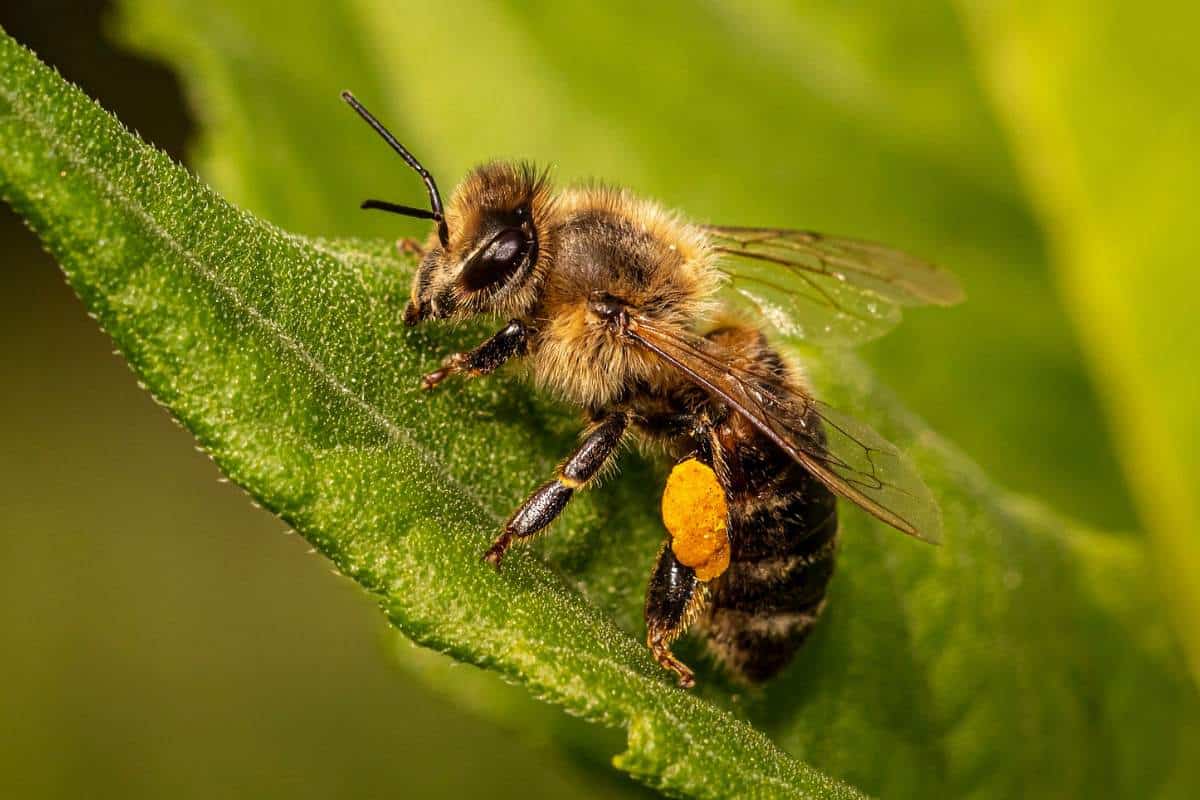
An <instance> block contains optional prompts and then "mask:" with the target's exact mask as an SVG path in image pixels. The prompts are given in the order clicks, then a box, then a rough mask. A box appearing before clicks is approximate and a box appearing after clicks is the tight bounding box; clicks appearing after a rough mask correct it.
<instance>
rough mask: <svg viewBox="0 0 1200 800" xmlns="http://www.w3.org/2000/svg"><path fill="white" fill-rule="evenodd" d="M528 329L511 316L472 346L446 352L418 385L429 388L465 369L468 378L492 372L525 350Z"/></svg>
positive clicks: (522, 353)
mask: <svg viewBox="0 0 1200 800" xmlns="http://www.w3.org/2000/svg"><path fill="white" fill-rule="evenodd" d="M528 333H529V332H528V330H527V329H526V328H525V326H524V325H523V324H521V321H520V320H515V319H514V320H511V321H510V322H509V323H508V324H507V325H505V326H504V327H503V328H501V329H500V331H499V332H498V333H497V334H496V335H495V336H493V337H492V338H490V339H488V340H487V341H486V342H484V343H483V344H481V345H479V346H478V347H476V348H475V349H474V350H471V351H470V352H467V353H454V354H452V355H449V356H447V357H446V360H445V361H443V362H442V366H441V368H440V369H436V370H434V371H433V372H430V373H429V374H427V375H425V376H424V377H422V378H421V388H422V389H432V388H433V387H435V386H437V385H438V384H439V383H441V382H442V381H444V380H446V378H448V377H450V376H451V375H453V374H455V373H456V372H462V373H466V374H467V375H468V376H470V377H472V378H474V377H478V376H480V375H487V374H489V373H491V372H495V371H496V369H497V368H498V367H499V366H500V365H501V364H503V363H504V362H505V361H508V360H509V359H510V358H512V357H513V356H520V355H524V354H525V347H526V343H527V341H528Z"/></svg>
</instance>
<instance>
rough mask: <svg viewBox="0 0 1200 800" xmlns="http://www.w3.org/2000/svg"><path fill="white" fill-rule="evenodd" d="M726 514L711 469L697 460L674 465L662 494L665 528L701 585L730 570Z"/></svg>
mask: <svg viewBox="0 0 1200 800" xmlns="http://www.w3.org/2000/svg"><path fill="white" fill-rule="evenodd" d="M726 514H727V509H726V506H725V492H724V490H722V489H721V484H720V483H719V482H718V481H717V475H716V473H714V472H713V471H712V469H711V468H710V467H708V466H706V465H704V464H702V463H700V462H699V461H697V460H696V459H694V458H689V459H687V460H686V461H681V462H679V463H678V464H676V465H675V468H674V469H673V470H671V474H670V475H669V476H668V477H667V488H666V489H664V490H663V499H662V518H663V524H664V525H666V526H667V532H668V533H670V534H671V551H672V552H673V553H675V557H676V558H677V559H679V561H680V563H683V564H686V565H687V566H689V567H691V568H692V569H694V570H695V571H696V577H697V578H699V579H700V580H702V581H709V580H712V579H713V578H715V577H717V576H718V575H720V574H721V573H722V572H724V571H725V570H726V569H728V568H729V535H728V533H727V532H726V530H725V525H726V522H725V520H726Z"/></svg>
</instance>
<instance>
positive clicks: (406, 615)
mask: <svg viewBox="0 0 1200 800" xmlns="http://www.w3.org/2000/svg"><path fill="white" fill-rule="evenodd" d="M0 74H3V76H4V77H3V82H2V83H0V171H2V172H0V174H2V175H3V184H2V190H3V195H4V197H5V198H6V199H7V200H8V201H9V202H11V203H12V204H13V205H14V207H15V208H17V209H18V210H19V211H20V212H21V213H22V214H23V215H25V217H26V218H27V219H28V220H29V222H30V224H31V225H32V226H33V227H34V229H35V230H36V231H37V232H38V233H39V234H40V235H41V236H42V237H43V239H44V241H45V242H46V244H47V246H48V247H49V248H50V249H51V251H52V252H53V253H54V254H55V255H56V257H57V258H58V259H59V260H60V262H61V263H62V264H63V266H64V269H65V270H66V271H67V275H68V278H69V279H70V281H71V283H72V285H73V286H74V287H75V288H76V290H77V291H78V292H79V294H80V296H81V297H82V298H83V300H84V302H85V303H86V304H87V306H88V307H89V309H90V310H91V311H92V312H93V313H94V314H95V315H96V316H97V318H98V320H99V321H100V323H101V324H102V325H103V326H104V327H105V328H106V329H107V330H108V331H109V332H110V333H111V334H112V335H113V337H114V339H115V340H116V342H117V344H118V346H119V347H120V349H121V351H122V352H123V353H124V354H125V355H126V357H127V358H128V359H129V362H130V364H131V366H132V367H133V368H134V370H135V371H136V372H137V373H138V375H139V376H140V377H141V378H142V379H143V380H144V381H145V382H146V384H147V386H148V387H149V388H150V390H151V391H152V392H153V393H154V394H155V396H156V397H157V398H158V399H159V400H160V401H161V402H162V403H163V404H164V405H166V406H168V408H170V410H171V411H172V412H173V413H174V414H175V415H177V416H178V418H179V419H180V421H182V422H183V423H184V424H185V425H186V426H187V427H188V428H189V429H191V430H192V431H193V432H194V433H195V434H196V436H197V438H198V439H199V440H200V442H201V444H202V445H203V446H204V447H205V448H206V449H207V450H208V452H210V453H211V454H212V456H213V458H214V459H215V460H216V461H217V463H218V464H219V465H220V466H221V467H222V469H223V470H224V471H225V472H227V473H228V474H229V475H230V477H232V478H233V479H234V480H236V481H237V482H238V483H240V484H241V485H242V486H244V487H246V489H247V490H249V491H250V492H251V494H253V495H254V496H255V497H256V498H257V499H259V500H260V501H261V502H262V503H263V504H264V505H266V506H267V507H268V508H270V509H271V510H272V511H274V512H276V513H278V514H279V515H280V516H281V517H282V518H284V519H285V520H287V521H288V522H289V523H290V524H292V525H294V526H295V527H296V528H297V529H298V530H300V531H301V532H302V533H303V534H304V535H305V536H306V537H308V538H309V540H310V541H312V542H313V543H314V544H315V545H316V546H317V547H318V548H319V549H320V550H321V551H322V552H324V553H325V554H326V555H328V556H329V557H330V558H331V559H332V560H333V561H334V562H335V564H337V566H338V568H339V569H340V570H342V571H343V572H345V573H346V574H347V575H349V576H350V577H352V578H353V579H354V580H356V581H358V582H359V583H361V584H362V585H363V586H364V587H366V588H367V589H368V590H370V591H372V592H374V593H376V594H378V595H379V597H380V602H381V604H382V605H383V606H384V608H385V609H386V611H387V612H388V614H389V615H390V616H391V618H392V619H393V621H395V623H396V624H397V625H398V626H399V627H401V628H402V629H403V630H404V631H405V632H406V633H408V634H409V635H410V636H412V637H413V638H414V639H416V640H417V641H419V642H422V643H424V644H426V645H429V646H431V647H435V648H438V649H441V650H444V651H447V652H450V653H451V654H453V655H455V656H456V657H458V658H461V659H463V660H467V661H471V662H473V663H476V664H480V665H484V666H488V667H490V668H492V669H495V670H497V671H499V672H501V673H502V674H506V675H509V676H511V677H513V678H518V679H520V680H521V681H522V682H524V683H525V684H526V685H528V686H529V687H530V688H531V689H532V690H533V691H535V692H537V693H538V694H540V695H543V696H545V697H546V698H547V699H551V700H553V701H555V702H557V703H559V704H561V705H563V706H565V707H567V708H569V709H571V710H573V711H575V712H576V713H578V714H580V715H583V716H585V717H587V718H589V719H593V720H596V721H601V722H604V723H607V724H610V725H620V726H623V727H625V728H627V730H628V732H629V743H630V748H629V751H628V752H627V753H626V754H625V755H624V756H623V757H622V766H623V767H624V768H625V769H627V770H629V771H630V772H632V773H634V774H635V775H637V776H638V777H641V778H643V779H644V780H646V781H647V782H648V783H650V784H652V785H657V786H661V787H662V788H664V789H669V790H672V791H675V792H678V793H687V794H690V795H693V796H701V797H704V796H707V797H718V796H727V795H729V794H731V793H734V792H735V791H755V792H757V793H761V794H762V795H764V796H785V795H791V794H800V795H804V796H821V797H826V796H829V797H852V796H855V792H854V791H853V790H851V789H849V788H848V787H846V786H844V785H842V784H839V783H837V782H836V781H833V780H830V779H829V778H826V777H825V776H823V775H821V774H820V773H818V772H817V771H816V770H814V769H812V768H811V767H809V766H807V765H804V764H802V763H799V762H796V761H794V760H792V759H791V758H789V757H787V756H786V755H784V754H783V753H782V752H780V751H779V750H778V749H777V748H776V747H774V746H773V745H772V744H771V743H770V741H769V740H768V739H767V738H766V737H765V736H764V735H763V734H762V733H760V732H757V731H755V730H754V729H752V728H751V727H749V726H748V725H747V724H746V723H744V722H740V721H738V720H736V719H735V718H734V717H733V716H731V715H730V714H729V713H728V712H725V711H722V710H720V709H719V708H717V707H715V706H714V705H712V704H710V703H706V702H704V701H703V700H701V699H699V698H697V697H695V696H694V695H689V694H687V693H685V692H683V691H682V690H679V689H676V688H672V687H670V686H669V685H667V683H666V681H664V679H663V676H662V675H661V674H660V671H659V668H658V667H657V666H656V665H654V664H653V663H652V661H651V660H650V659H649V658H648V656H647V654H646V652H645V650H644V648H643V647H642V646H641V645H640V643H639V642H638V641H637V640H636V639H635V638H633V637H631V636H629V635H628V634H627V633H625V632H624V631H622V630H621V629H619V628H618V627H617V626H616V625H615V624H614V623H613V621H612V620H611V619H608V618H606V617H605V616H604V615H603V614H601V613H600V612H599V611H598V610H597V609H596V608H594V607H592V606H590V605H589V604H587V603H586V602H585V601H584V599H583V598H582V597H581V596H580V595H579V594H578V593H577V592H575V591H573V590H572V589H571V588H570V587H569V586H568V585H567V583H566V582H565V581H564V580H563V579H562V578H561V577H558V576H557V575H556V574H555V573H554V572H553V571H552V570H550V569H549V568H547V567H546V566H545V565H543V564H542V563H541V562H540V561H538V560H537V559H536V558H534V557H532V555H531V554H530V553H529V552H528V551H526V552H521V553H515V554H514V556H515V557H514V558H513V559H512V560H511V563H510V564H508V565H507V567H508V568H506V570H505V572H504V574H503V575H502V576H498V575H497V574H496V573H495V571H494V570H492V569H491V568H490V567H489V566H487V565H486V564H482V563H481V562H480V560H479V555H480V552H481V550H480V542H481V541H483V538H486V536H487V535H490V532H491V531H493V530H495V528H496V526H497V525H498V524H499V523H500V522H501V521H502V519H503V517H502V516H501V515H500V514H499V512H498V510H497V509H498V508H500V507H502V506H503V505H504V504H505V503H507V502H510V501H511V499H512V498H511V497H510V496H507V495H510V494H511V492H510V491H509V487H507V486H505V485H503V484H500V483H497V481H496V479H495V478H496V476H497V475H498V474H499V475H509V474H513V473H516V474H529V471H530V470H531V469H538V470H539V471H541V472H547V471H548V470H549V469H550V465H551V463H552V462H551V460H550V456H549V452H550V451H551V450H552V447H553V446H555V445H557V446H562V445H563V444H564V439H566V438H569V434H565V433H564V431H563V428H562V425H561V424H554V425H550V426H547V427H546V428H541V427H534V426H529V425H524V424H522V423H521V422H519V420H523V419H537V418H541V417H548V418H550V419H553V418H554V417H555V416H557V417H558V418H559V419H558V420H557V421H558V422H561V413H556V412H554V411H552V410H550V409H547V408H545V407H544V406H543V405H541V404H539V403H537V402H536V401H533V400H530V399H529V398H527V397H526V396H524V393H523V392H518V391H515V390H514V387H511V386H506V385H504V384H501V383H493V384H491V385H490V386H488V385H486V384H480V386H479V388H478V390H477V391H475V392H473V395H474V398H473V399H474V401H475V402H474V403H473V404H472V407H471V409H470V410H469V411H465V410H464V408H463V406H462V401H461V399H460V398H455V397H454V396H452V395H446V396H445V397H444V398H441V399H440V401H439V400H435V401H433V402H425V400H424V398H423V397H422V396H419V395H418V393H417V392H416V391H415V387H416V383H415V381H414V378H415V376H416V375H417V374H418V373H419V370H420V367H421V365H422V364H423V362H424V354H425V353H427V352H429V350H430V343H429V342H428V341H427V340H424V339H423V337H421V336H412V337H407V336H405V335H404V334H402V333H401V331H402V328H401V327H400V326H399V325H398V324H397V323H398V316H397V313H398V310H399V308H400V305H401V301H402V299H403V298H404V297H405V296H406V294H407V282H408V281H407V279H408V267H411V264H401V263H399V262H398V261H396V260H394V259H393V258H392V257H391V256H390V255H389V252H390V251H391V249H392V248H391V247H390V245H387V244H376V245H368V244H364V243H353V242H320V241H309V240H304V239H301V238H299V237H296V236H294V235H291V234H288V233H286V232H283V231H281V230H278V229H276V228H273V227H271V226H269V225H267V224H265V223H263V222H261V221H259V220H257V219H255V218H253V217H252V216H250V215H248V214H246V213H244V212H242V211H239V210H237V209H236V208H234V207H232V206H230V205H229V204H227V203H226V202H224V201H223V200H221V199H220V198H218V197H217V196H216V195H215V194H213V193H212V192H211V191H210V190H208V189H206V188H205V187H204V186H202V185H201V184H200V183H199V182H197V181H196V180H195V179H194V178H193V177H192V176H190V175H189V174H187V172H185V171H184V170H183V169H182V168H180V167H178V166H177V165H174V164H172V163H171V162H170V161H169V159H168V158H166V157H165V156H164V155H162V154H161V153H159V152H157V151H154V150H153V149H152V148H150V147H148V146H146V145H145V144H143V143H141V142H140V141H138V140H137V139H136V138H135V137H133V136H132V135H130V134H129V133H128V132H126V131H124V130H123V129H121V128H120V126H119V125H118V124H117V122H116V121H115V120H114V119H113V118H112V117H110V116H108V115H107V114H105V113H104V112H103V111H102V110H101V109H100V108H99V107H97V106H95V105H93V104H92V103H90V102H89V101H88V100H87V99H86V98H85V97H83V95H82V94H81V93H80V92H79V91H78V90H75V89H73V88H71V87H69V86H67V85H66V84H64V83H63V81H62V80H61V79H59V78H58V77H57V76H56V75H54V74H53V73H52V72H51V71H50V70H49V69H47V68H46V67H45V66H43V65H41V64H39V63H38V62H37V61H36V60H35V59H34V58H33V57H32V56H31V54H29V53H28V52H27V51H25V50H23V49H22V48H20V46H19V45H17V44H16V43H15V42H14V41H13V40H12V39H11V38H9V37H7V36H5V37H3V39H2V40H0ZM468 422H472V423H473V424H468ZM464 433H467V434H468V435H466V436H464V435H463V434H464ZM529 454H540V456H534V457H533V458H530V457H529ZM518 462H519V466H516V464H517V463H518ZM529 462H532V463H529ZM631 505H633V504H631ZM633 508H634V511H633V512H632V513H633V515H635V516H639V517H640V520H639V523H638V525H639V527H640V528H642V529H649V527H650V524H649V521H648V518H649V517H651V516H652V514H651V513H650V512H648V511H645V510H641V509H640V508H639V507H638V506H636V505H634V506H633ZM481 537H482V538H481ZM715 731H721V732H722V736H721V737H720V738H719V739H717V738H715V737H713V736H712V732H715Z"/></svg>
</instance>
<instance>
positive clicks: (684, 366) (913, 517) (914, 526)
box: [627, 318, 942, 542]
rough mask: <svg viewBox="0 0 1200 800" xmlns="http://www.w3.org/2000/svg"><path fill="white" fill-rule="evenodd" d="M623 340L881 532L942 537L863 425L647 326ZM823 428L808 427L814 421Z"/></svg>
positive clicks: (680, 336)
mask: <svg viewBox="0 0 1200 800" xmlns="http://www.w3.org/2000/svg"><path fill="white" fill-rule="evenodd" d="M627 335H628V336H629V338H630V339H632V340H633V341H634V342H635V343H636V344H637V345H639V346H641V347H643V348H645V349H647V350H649V351H650V352H653V353H655V354H656V355H658V356H659V357H660V358H662V359H663V360H664V361H666V362H667V363H669V364H670V365H672V366H673V367H675V368H676V369H678V370H679V371H680V372H682V373H683V374H684V375H686V376H687V377H688V378H689V379H690V380H692V381H693V382H695V383H697V384H698V385H700V386H702V387H703V388H705V389H707V390H708V391H710V392H712V393H713V394H714V395H716V396H718V397H720V398H721V399H722V400H724V401H725V402H726V403H728V404H729V405H730V407H731V408H732V409H734V410H735V411H736V412H738V413H740V414H741V415H742V416H743V417H745V418H746V419H747V420H749V421H750V423H751V424H753V425H754V426H755V427H756V428H758V429H759V430H760V431H762V433H763V434H764V435H766V436H767V437H768V438H769V439H771V440H772V441H774V442H775V443H776V444H777V445H779V447H781V448H782V449H783V450H784V452H786V453H788V454H789V455H790V456H791V457H792V458H794V459H795V460H796V461H797V462H799V463H800V464H802V465H803V466H804V467H805V468H807V469H808V470H809V472H811V473H812V475H813V476H814V477H816V478H817V480H819V481H821V483H823V484H825V486H827V487H828V488H829V489H830V491H832V492H834V493H835V494H838V495H840V496H842V497H844V498H846V499H847V500H849V501H851V502H852V503H855V504H856V505H858V506H860V507H861V508H863V509H864V510H866V511H867V512H869V513H871V514H873V515H874V516H876V517H878V518H879V519H881V520H883V521H884V522H886V523H887V524H889V525H891V526H892V527H894V528H896V529H897V530H900V531H903V532H904V533H907V534H909V535H910V536H915V537H917V538H919V539H923V540H925V541H928V542H937V541H938V540H939V539H940V537H941V524H942V523H941V512H940V511H939V510H938V507H937V503H936V502H935V501H934V499H933V496H932V495H931V494H930V492H929V489H928V488H927V487H926V486H925V484H924V482H922V480H921V476H920V475H919V474H918V473H917V471H916V469H915V468H914V467H913V466H912V464H911V463H910V462H909V461H908V459H907V458H905V457H904V455H903V454H902V453H901V452H900V451H899V450H897V449H896V447H895V446H893V445H891V444H890V443H888V442H887V441H885V440H884V439H883V437H881V436H880V435H879V434H877V433H875V432H874V431H873V430H871V428H870V427H868V426H867V425H865V424H863V423H861V422H857V421H855V420H852V419H850V418H849V417H847V416H845V415H843V414H839V413H838V412H836V411H834V410H833V409H831V408H829V407H828V406H826V405H825V404H824V403H820V402H818V401H817V400H815V399H814V398H812V397H810V396H808V395H806V394H804V393H802V392H799V391H795V390H791V389H789V388H788V387H787V386H785V385H783V384H781V383H780V382H779V380H778V379H777V378H776V376H774V375H773V374H771V373H770V372H769V371H766V370H756V369H752V368H746V367H741V366H738V365H737V364H736V363H734V361H733V359H731V358H730V356H729V354H728V353H726V352H725V351H724V350H723V349H722V348H720V347H719V346H717V345H715V344H713V343H712V342H710V341H708V340H707V339H703V338H701V337H699V336H695V335H692V334H689V333H683V332H680V331H677V330H674V329H672V328H669V327H667V326H663V325H659V324H657V323H655V322H654V321H652V320H646V319H640V318H639V319H634V320H631V322H630V325H629V327H628V329H627ZM814 414H815V415H816V416H817V417H818V418H819V419H820V420H821V425H819V426H815V425H812V424H810V422H809V420H811V419H812V417H813V415H814Z"/></svg>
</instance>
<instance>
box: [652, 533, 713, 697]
mask: <svg viewBox="0 0 1200 800" xmlns="http://www.w3.org/2000/svg"><path fill="white" fill-rule="evenodd" d="M707 602H708V586H707V584H706V583H705V582H704V581H702V580H700V579H699V578H697V577H696V572H695V570H693V569H692V568H691V567H689V566H687V565H686V564H683V563H681V562H680V561H679V559H677V558H676V557H675V553H674V552H673V551H672V550H671V542H670V540H668V541H667V542H666V543H664V544H663V548H662V550H661V551H660V552H659V554H658V563H657V564H655V565H654V572H653V574H652V575H651V576H650V585H649V587H647V589H646V646H647V647H649V648H650V652H651V654H652V655H653V656H654V660H655V661H657V662H658V663H659V664H661V665H662V666H663V667H664V668H666V669H669V670H671V672H674V673H675V675H676V676H677V677H678V679H679V685H680V686H682V687H683V688H685V689H689V688H691V687H692V686H695V685H696V678H695V676H694V675H693V673H692V671H691V669H689V668H688V666H687V665H686V664H684V663H683V662H682V661H680V660H679V659H677V658H675V656H674V655H672V654H671V643H672V642H673V641H675V640H676V639H678V638H679V637H680V635H682V634H683V632H684V631H686V630H687V628H688V626H689V625H691V624H692V621H693V620H695V619H696V617H697V616H699V614H700V612H701V611H703V610H704V606H705V604H706V603H707Z"/></svg>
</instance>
